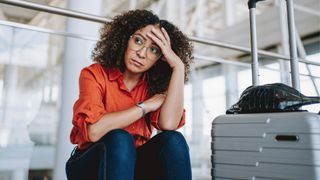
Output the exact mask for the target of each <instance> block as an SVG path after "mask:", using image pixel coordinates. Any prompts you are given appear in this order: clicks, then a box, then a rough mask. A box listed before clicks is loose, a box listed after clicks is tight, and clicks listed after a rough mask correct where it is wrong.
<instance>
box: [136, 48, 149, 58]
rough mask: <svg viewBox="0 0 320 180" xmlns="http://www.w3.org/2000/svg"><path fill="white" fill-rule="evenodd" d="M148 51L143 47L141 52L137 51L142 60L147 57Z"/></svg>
mask: <svg viewBox="0 0 320 180" xmlns="http://www.w3.org/2000/svg"><path fill="white" fill-rule="evenodd" d="M147 50H148V48H147V47H145V46H143V47H142V48H141V49H140V50H138V51H137V54H138V56H139V57H141V58H145V57H146V56H147Z"/></svg>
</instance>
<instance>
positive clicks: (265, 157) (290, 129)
mask: <svg viewBox="0 0 320 180" xmlns="http://www.w3.org/2000/svg"><path fill="white" fill-rule="evenodd" d="M257 1H259V0H249V3H248V4H249V8H250V25H251V35H252V36H251V47H252V58H253V59H252V63H253V65H252V72H253V73H252V79H253V85H257V84H258V61H257V47H256V32H255V18H254V13H255V12H254V9H255V3H256V2H257ZM250 3H251V4H250ZM287 3H288V9H289V7H290V8H292V0H287ZM291 10H292V9H291ZM290 13H292V11H291V12H290V10H288V17H289V21H292V19H293V16H292V15H293V14H290ZM290 18H291V20H290ZM293 27H294V23H293V24H292V22H291V23H289V31H291V30H292V29H293ZM290 33H291V34H292V33H293V32H292V31H291V32H290ZM290 38H293V39H291V40H290V48H291V50H290V57H291V68H292V79H293V87H295V88H297V89H299V82H298V81H297V79H298V74H299V72H298V70H297V69H296V67H297V66H296V63H297V62H296V60H297V55H296V51H294V49H295V48H296V47H295V39H294V36H291V37H290ZM211 133H212V146H211V149H212V156H211V162H212V169H211V175H212V179H216V180H220V179H221V180H222V179H223V180H225V179H254V180H258V179H259V180H267V179H268V180H273V179H281V180H284V179H290V180H292V179H297V180H320V115H319V114H316V113H309V112H283V113H258V114H233V115H222V116H219V117H217V118H216V119H214V120H213V122H212V132H211Z"/></svg>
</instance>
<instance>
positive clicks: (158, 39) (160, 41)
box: [147, 28, 171, 49]
mask: <svg viewBox="0 0 320 180" xmlns="http://www.w3.org/2000/svg"><path fill="white" fill-rule="evenodd" d="M147 35H148V36H149V37H150V38H151V39H152V40H153V41H154V42H155V43H156V44H157V45H158V46H159V47H160V48H162V49H163V48H164V47H165V46H167V45H168V46H169V47H170V48H171V45H170V38H169V35H168V33H167V32H166V31H165V29H164V28H161V30H158V29H155V28H152V29H151V32H150V33H147Z"/></svg>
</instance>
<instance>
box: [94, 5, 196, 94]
mask: <svg viewBox="0 0 320 180" xmlns="http://www.w3.org/2000/svg"><path fill="white" fill-rule="evenodd" d="M150 24H154V25H156V24H159V25H160V27H163V28H165V30H166V31H167V32H168V34H169V37H170V41H171V48H172V50H173V51H174V52H175V53H176V54H177V55H178V56H179V57H180V59H181V60H182V62H183V63H184V66H185V82H186V81H187V80H188V74H189V72H190V64H191V62H193V56H192V51H193V46H192V44H191V42H190V41H189V39H188V37H187V36H185V35H184V34H183V33H182V32H181V31H180V30H179V29H178V28H177V27H176V26H174V25H173V24H171V23H170V22H168V21H166V20H160V19H159V17H158V16H157V15H155V14H153V13H152V12H151V11H147V10H131V11H127V12H125V13H123V14H121V15H118V16H115V17H114V18H113V20H112V21H110V22H106V23H105V24H104V26H103V27H102V28H101V29H100V40H99V41H98V42H97V44H96V46H95V48H94V50H93V52H92V58H93V60H94V61H95V62H98V63H100V64H101V65H102V66H104V67H107V68H119V69H120V70H121V71H122V72H123V71H124V70H125V68H126V66H125V63H124V55H125V52H126V49H127V45H128V40H129V38H130V36H131V35H132V34H134V33H135V32H136V31H137V30H139V29H141V28H143V27H145V26H147V25H150ZM171 74H172V69H171V68H170V66H169V64H168V63H166V62H164V61H157V62H156V63H155V65H154V66H152V67H151V68H150V69H149V70H148V85H149V92H150V95H154V94H157V93H163V92H165V91H166V90H167V88H168V85H169V81H170V78H171Z"/></svg>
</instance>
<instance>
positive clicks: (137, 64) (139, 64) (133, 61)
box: [131, 59, 143, 67]
mask: <svg viewBox="0 0 320 180" xmlns="http://www.w3.org/2000/svg"><path fill="white" fill-rule="evenodd" d="M131 61H132V63H133V64H134V65H136V66H138V67H142V66H143V64H142V63H140V62H139V61H137V60H134V59H131Z"/></svg>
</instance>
